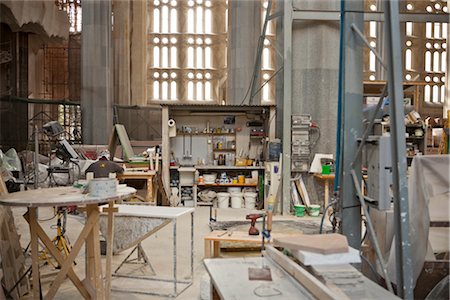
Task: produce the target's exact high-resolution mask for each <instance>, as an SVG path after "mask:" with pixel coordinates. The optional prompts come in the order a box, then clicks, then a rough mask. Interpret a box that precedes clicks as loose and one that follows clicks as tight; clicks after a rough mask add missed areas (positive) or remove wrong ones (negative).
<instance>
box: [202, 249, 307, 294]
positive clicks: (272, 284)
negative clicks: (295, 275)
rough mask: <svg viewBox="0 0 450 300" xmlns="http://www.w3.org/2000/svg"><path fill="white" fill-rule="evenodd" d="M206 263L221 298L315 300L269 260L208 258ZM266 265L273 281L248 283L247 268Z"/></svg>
mask: <svg viewBox="0 0 450 300" xmlns="http://www.w3.org/2000/svg"><path fill="white" fill-rule="evenodd" d="M203 262H204V264H205V267H206V270H207V271H208V273H209V275H210V276H211V280H212V282H213V284H214V287H215V289H216V291H217V292H218V294H219V295H220V297H221V299H246V300H249V299H264V298H266V299H269V298H270V299H277V300H283V299H286V300H292V299H298V300H300V299H314V297H313V296H312V295H311V294H310V293H309V292H308V291H307V290H306V289H305V288H304V287H302V286H301V285H300V284H299V283H298V282H296V281H295V280H294V279H292V277H291V276H289V275H288V274H287V273H286V272H285V271H283V270H282V269H281V268H280V267H279V266H277V265H276V264H275V263H273V262H272V260H270V259H269V258H266V257H240V258H220V259H205V260H204V261H203ZM263 266H265V267H269V268H270V270H271V275H272V281H263V280H249V278H248V268H249V267H251V268H261V267H263ZM269 295H270V296H269ZM264 296H265V297H264Z"/></svg>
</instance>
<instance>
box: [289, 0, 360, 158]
mask: <svg viewBox="0 0 450 300" xmlns="http://www.w3.org/2000/svg"><path fill="white" fill-rule="evenodd" d="M294 7H296V8H301V9H305V10H307V9H310V10H339V2H338V1H334V0H327V1H294ZM292 53H293V62H292V99H293V100H292V114H310V115H311V117H312V120H313V121H315V122H317V123H318V125H319V127H320V129H321V130H320V132H321V135H320V139H319V141H318V142H317V143H316V145H315V147H314V148H312V149H311V151H312V152H313V153H317V152H320V153H331V154H334V153H335V152H336V124H337V99H338V72H339V22H338V21H294V26H293V33H292ZM361 80H362V79H361Z"/></svg>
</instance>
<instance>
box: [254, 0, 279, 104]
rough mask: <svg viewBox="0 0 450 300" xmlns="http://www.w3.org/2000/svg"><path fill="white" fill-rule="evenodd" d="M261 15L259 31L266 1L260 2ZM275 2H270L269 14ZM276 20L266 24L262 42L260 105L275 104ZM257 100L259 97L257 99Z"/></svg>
mask: <svg viewBox="0 0 450 300" xmlns="http://www.w3.org/2000/svg"><path fill="white" fill-rule="evenodd" d="M261 4H262V13H261V29H262V28H263V26H264V20H265V18H266V13H267V7H268V4H269V1H268V0H261ZM275 5H276V1H272V8H271V11H270V12H269V15H270V14H273V13H274V11H275ZM275 22H276V19H272V20H270V21H269V22H268V24H267V29H266V39H265V40H264V46H263V51H262V56H261V73H260V79H261V80H260V86H262V88H261V91H260V93H261V98H260V99H261V104H272V103H274V102H275V78H276V76H274V74H275V72H276V70H275V61H274V59H275V45H274V43H275V28H276V23H275ZM257 98H258V99H259V97H257Z"/></svg>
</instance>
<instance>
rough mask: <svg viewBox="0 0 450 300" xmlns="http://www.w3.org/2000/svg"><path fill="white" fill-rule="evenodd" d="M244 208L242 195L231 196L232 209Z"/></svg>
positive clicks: (234, 194)
mask: <svg viewBox="0 0 450 300" xmlns="http://www.w3.org/2000/svg"><path fill="white" fill-rule="evenodd" d="M241 207H242V193H233V194H231V208H241Z"/></svg>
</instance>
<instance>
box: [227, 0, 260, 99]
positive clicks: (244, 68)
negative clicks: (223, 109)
mask: <svg viewBox="0 0 450 300" xmlns="http://www.w3.org/2000/svg"><path fill="white" fill-rule="evenodd" d="M228 5H229V9H228V13H229V28H228V39H229V42H228V43H229V47H228V87H227V94H228V96H227V98H228V101H227V102H228V104H237V105H239V104H241V102H242V100H243V99H244V97H245V95H246V93H247V90H248V89H249V86H250V81H251V79H252V74H253V68H254V65H255V56H256V49H257V46H258V38H259V35H260V34H261V13H260V11H261V1H259V0H248V1H229V2H228ZM249 93H250V92H249ZM249 99H250V95H247V98H246V101H245V103H248V100H249Z"/></svg>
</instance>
